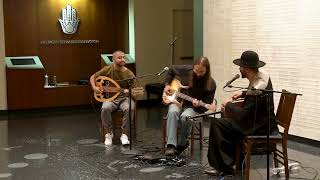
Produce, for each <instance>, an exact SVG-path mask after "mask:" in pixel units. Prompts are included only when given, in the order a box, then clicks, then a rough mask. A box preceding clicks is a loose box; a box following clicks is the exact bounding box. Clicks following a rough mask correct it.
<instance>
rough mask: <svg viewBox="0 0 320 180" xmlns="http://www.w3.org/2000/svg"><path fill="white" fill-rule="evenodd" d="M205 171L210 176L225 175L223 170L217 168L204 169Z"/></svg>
mask: <svg viewBox="0 0 320 180" xmlns="http://www.w3.org/2000/svg"><path fill="white" fill-rule="evenodd" d="M204 173H206V174H208V175H210V176H221V175H223V172H221V171H218V170H215V169H206V170H204Z"/></svg>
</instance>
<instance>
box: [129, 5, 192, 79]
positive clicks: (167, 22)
mask: <svg viewBox="0 0 320 180" xmlns="http://www.w3.org/2000/svg"><path fill="white" fill-rule="evenodd" d="M192 6H193V4H192V1H191V0H161V1H150V0H134V11H135V50H136V69H137V75H145V74H149V73H155V72H159V71H161V70H162V69H163V67H165V66H169V65H170V62H171V60H170V46H169V44H170V42H171V41H172V30H173V26H172V10H173V9H186V8H189V9H192ZM150 79H151V78H145V79H144V80H140V83H143V84H142V85H144V83H148V82H149V81H150ZM161 79H162V78H160V79H156V80H153V81H152V82H157V81H161Z"/></svg>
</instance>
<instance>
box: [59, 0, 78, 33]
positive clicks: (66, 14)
mask: <svg viewBox="0 0 320 180" xmlns="http://www.w3.org/2000/svg"><path fill="white" fill-rule="evenodd" d="M79 21H80V19H79V18H78V17H77V11H76V10H75V9H74V8H72V7H71V5H70V4H68V5H67V6H66V7H65V8H64V9H63V10H62V12H61V19H59V22H60V25H61V28H62V31H63V32H64V33H65V34H74V33H75V32H76V31H77V29H78V23H79Z"/></svg>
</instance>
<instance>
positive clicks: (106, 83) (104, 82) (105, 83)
mask: <svg viewBox="0 0 320 180" xmlns="http://www.w3.org/2000/svg"><path fill="white" fill-rule="evenodd" d="M109 85H110V82H109V81H108V80H105V81H103V83H102V86H109Z"/></svg>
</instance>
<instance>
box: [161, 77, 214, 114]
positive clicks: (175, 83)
mask: <svg viewBox="0 0 320 180" xmlns="http://www.w3.org/2000/svg"><path fill="white" fill-rule="evenodd" d="M170 87H171V91H172V92H173V93H172V94H171V95H169V94H167V93H165V92H164V91H163V94H162V100H163V103H164V104H166V105H168V104H170V103H174V104H177V105H178V106H179V107H181V106H182V103H180V102H179V101H178V100H177V98H181V99H183V100H186V101H189V102H192V101H193V100H194V99H195V98H193V97H190V96H188V95H186V94H183V93H181V92H179V91H180V90H181V89H182V88H187V86H183V85H182V84H181V82H180V81H179V80H178V79H176V78H174V79H173V80H172V82H171V84H170ZM199 106H202V107H205V108H207V109H209V106H210V104H207V103H204V102H202V101H199Z"/></svg>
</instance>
